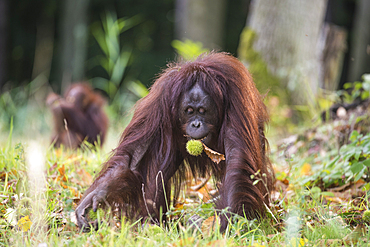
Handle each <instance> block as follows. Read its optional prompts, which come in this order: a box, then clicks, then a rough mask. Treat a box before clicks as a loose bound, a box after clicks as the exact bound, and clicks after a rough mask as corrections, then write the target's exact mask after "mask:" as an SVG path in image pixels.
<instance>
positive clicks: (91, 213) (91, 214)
mask: <svg viewBox="0 0 370 247" xmlns="http://www.w3.org/2000/svg"><path fill="white" fill-rule="evenodd" d="M98 212H99V216H100V217H103V215H104V210H103V209H101V208H98V210H97V211H96V212H94V211H93V210H90V211H89V218H90V220H96V219H97V218H98Z"/></svg>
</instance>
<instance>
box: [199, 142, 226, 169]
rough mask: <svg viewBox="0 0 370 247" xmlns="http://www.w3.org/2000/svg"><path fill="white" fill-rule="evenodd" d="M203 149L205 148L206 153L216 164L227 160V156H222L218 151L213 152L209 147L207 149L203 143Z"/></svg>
mask: <svg viewBox="0 0 370 247" xmlns="http://www.w3.org/2000/svg"><path fill="white" fill-rule="evenodd" d="M203 147H204V152H205V153H206V154H207V155H208V157H209V158H210V159H211V160H212V161H213V162H215V163H216V164H218V163H220V162H221V161H222V160H225V155H223V154H220V153H218V152H216V151H213V150H212V149H210V148H209V147H207V146H206V145H205V144H204V143H203Z"/></svg>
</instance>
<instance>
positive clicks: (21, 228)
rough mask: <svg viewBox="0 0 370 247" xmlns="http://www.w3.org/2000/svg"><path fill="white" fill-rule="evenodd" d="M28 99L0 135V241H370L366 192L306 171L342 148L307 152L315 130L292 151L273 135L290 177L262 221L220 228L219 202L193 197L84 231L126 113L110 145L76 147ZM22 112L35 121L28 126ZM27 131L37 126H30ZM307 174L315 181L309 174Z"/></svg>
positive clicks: (282, 173)
mask: <svg viewBox="0 0 370 247" xmlns="http://www.w3.org/2000/svg"><path fill="white" fill-rule="evenodd" d="M27 107H29V108H28V111H26V110H21V111H20V112H19V113H22V114H23V115H22V117H19V115H17V116H15V117H14V124H13V125H7V126H14V130H12V128H9V127H8V129H7V128H6V127H4V128H3V129H2V136H4V137H5V138H3V139H1V141H0V246H37V245H38V244H41V243H46V244H47V245H48V246H151V247H154V246H177V247H178V246H303V245H304V246H367V242H370V228H369V222H367V221H364V220H362V219H361V215H362V214H363V212H364V211H365V210H368V209H369V205H368V198H367V192H366V191H365V194H366V195H365V196H363V197H360V196H358V195H355V194H353V196H352V197H351V198H350V199H347V200H342V201H341V202H336V201H335V200H334V199H337V197H338V198H339V197H340V196H333V195H332V194H333V193H332V192H329V191H328V189H329V187H325V184H324V185H323V184H322V183H321V184H320V183H319V182H317V179H318V178H317V177H314V176H312V174H311V175H304V173H303V172H302V169H303V167H304V165H305V164H306V165H307V164H309V165H310V167H311V168H312V170H313V171H314V172H316V170H315V169H319V168H317V167H316V166H320V165H324V164H327V163H328V162H330V160H331V159H332V156H335V155H333V154H331V153H330V152H327V153H326V154H323V155H320V154H316V155H314V156H312V155H308V154H307V149H309V148H310V147H311V144H310V143H311V140H310V139H309V138H308V139H305V140H304V142H303V143H304V145H303V146H302V145H300V148H299V149H298V151H297V152H296V153H294V155H291V156H289V157H287V156H286V154H285V153H284V152H282V151H281V150H282V149H281V148H274V146H275V145H274V143H271V144H272V147H273V148H272V154H271V158H272V160H273V162H274V164H275V165H276V166H277V178H278V183H282V182H284V181H285V182H286V181H288V182H287V183H288V184H289V185H287V186H286V187H283V186H277V192H274V198H275V200H274V201H273V204H272V207H271V214H268V216H267V217H266V218H265V219H263V220H261V221H257V220H253V221H250V220H247V219H245V218H244V217H240V216H233V220H232V222H231V224H230V225H229V228H228V229H227V231H226V232H225V233H220V232H219V231H218V227H219V226H218V225H217V221H216V224H215V225H214V226H213V228H212V224H208V225H207V223H208V222H209V220H211V219H212V218H210V216H212V215H214V212H215V208H214V205H213V204H212V203H204V202H202V200H200V199H199V198H196V199H194V198H192V199H193V202H192V203H188V204H187V205H184V206H183V207H179V208H177V209H174V208H172V209H171V211H170V212H169V217H170V219H171V220H170V222H169V223H168V224H167V225H161V226H157V225H151V224H142V223H141V222H132V221H127V220H126V219H117V218H114V217H111V215H112V214H111V213H109V212H106V213H102V212H101V211H98V212H99V213H98V215H97V218H98V221H99V222H102V225H101V226H100V228H99V230H98V231H91V232H89V233H81V232H80V231H79V229H78V228H77V227H76V225H75V223H74V220H73V212H74V209H75V207H76V203H77V202H78V199H79V198H80V197H81V194H83V192H84V191H85V189H86V188H87V187H88V186H89V185H90V183H91V179H92V178H93V177H94V176H95V174H96V173H97V172H99V170H100V167H101V164H102V163H103V162H104V161H105V160H106V159H107V158H108V157H109V152H110V150H111V149H112V148H114V147H115V146H116V144H117V141H118V138H119V135H118V134H117V133H120V132H121V131H122V128H123V127H122V126H119V124H118V123H120V122H127V120H125V119H123V120H122V121H120V120H118V119H116V120H114V121H113V122H114V123H115V124H114V125H113V126H111V128H110V131H109V133H108V141H107V143H106V145H105V146H104V148H103V149H97V150H91V149H89V148H83V149H80V150H77V151H74V152H72V151H69V150H64V149H53V148H50V146H49V145H50V143H49V140H50V133H51V130H50V126H49V127H48V128H47V129H43V130H41V131H40V128H38V127H37V123H40V122H42V121H44V123H43V125H46V126H48V123H51V121H50V115H49V113H48V112H47V110H46V109H43V108H35V107H33V106H32V105H29V106H27ZM35 109H37V110H35ZM26 112H27V115H25V113H26ZM36 112H37V113H36ZM20 119H26V120H25V121H26V122H28V123H32V124H30V125H29V126H26V125H23V126H24V128H22V124H21V123H20V122H19V121H20ZM2 124H3V126H6V124H4V123H2ZM8 124H9V123H8ZM26 128H28V129H31V130H27V129H26ZM32 128H33V129H32ZM27 131H31V132H32V133H31V134H27V133H28V132H27ZM323 132H324V131H323ZM331 140H332V139H331ZM361 140H363V139H361ZM332 143H333V144H332ZM361 143H363V142H359V145H361ZM326 145H327V146H325V147H324V148H323V149H325V150H331V149H333V145H336V144H335V142H333V141H329V142H327V143H326ZM357 148H358V146H357ZM328 153H330V155H332V156H329V154H328ZM361 155H362V156H358V157H357V158H358V160H361V157H367V154H361ZM29 167H32V168H31V169H30V168H29ZM315 167H316V168H315ZM303 177H304V178H306V179H305V180H304V181H309V183H310V186H307V185H308V184H307V183H306V182H302V181H303V180H302V178H303ZM308 177H309V178H312V179H311V180H310V179H307V178H308ZM313 180H314V181H316V182H312V181H313ZM34 184H35V185H34ZM331 186H332V184H331ZM338 186H339V184H338ZM183 195H184V196H183V197H184V198H183V199H185V198H187V197H190V195H189V194H187V193H186V192H184V193H183ZM192 215H198V216H200V217H202V218H203V219H206V220H207V221H206V223H203V225H202V227H201V228H200V229H198V230H197V229H194V227H191V226H190V225H189V224H188V223H187V222H188V219H189V218H190V217H191V216H192Z"/></svg>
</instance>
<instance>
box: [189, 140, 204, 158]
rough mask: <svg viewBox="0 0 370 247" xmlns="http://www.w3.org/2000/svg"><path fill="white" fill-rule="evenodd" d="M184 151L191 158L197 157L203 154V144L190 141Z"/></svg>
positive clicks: (197, 141)
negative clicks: (191, 156)
mask: <svg viewBox="0 0 370 247" xmlns="http://www.w3.org/2000/svg"><path fill="white" fill-rule="evenodd" d="M186 151H188V153H189V154H191V155H193V156H199V155H201V154H202V152H203V144H202V142H201V141H199V140H190V141H188V142H187V143H186Z"/></svg>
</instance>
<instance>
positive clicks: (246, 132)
mask: <svg viewBox="0 0 370 247" xmlns="http://www.w3.org/2000/svg"><path fill="white" fill-rule="evenodd" d="M195 83H198V84H199V85H200V86H201V88H202V89H203V91H204V92H206V93H207V94H208V95H209V96H210V97H211V98H212V99H213V101H214V102H215V104H216V107H217V110H218V115H219V119H220V125H219V128H218V129H216V130H215V131H216V133H218V138H217V141H216V142H214V143H213V144H211V145H210V148H212V149H214V150H215V151H217V152H219V153H223V154H225V155H226V161H222V162H220V163H219V164H215V163H214V162H212V161H211V160H210V159H209V158H208V157H207V156H206V155H205V154H203V155H202V156H201V157H199V156H198V157H194V156H190V155H189V154H188V153H187V152H186V150H185V143H186V141H187V139H186V137H184V133H183V131H182V130H181V126H180V123H179V120H178V117H177V116H178V108H179V104H180V102H179V100H180V99H181V96H182V94H184V93H185V92H187V91H188V90H189V89H191V88H192V86H193V85H194V84H195ZM267 121H268V114H267V111H266V108H265V105H264V103H263V102H262V97H261V96H260V94H259V92H258V90H257V89H256V87H255V84H254V82H253V80H252V76H251V75H250V73H249V72H248V70H247V69H246V68H245V66H244V65H243V64H242V63H241V62H240V61H239V60H237V59H236V58H235V57H233V56H231V55H229V54H226V53H215V52H212V53H209V54H203V55H201V56H199V57H198V58H197V59H196V60H195V61H193V62H179V63H173V64H169V66H168V68H167V69H165V70H164V71H163V73H162V74H161V75H160V76H159V78H158V79H157V80H156V81H155V83H154V84H153V86H152V87H151V90H150V93H149V94H148V95H147V96H146V97H145V98H143V99H141V100H140V101H139V102H138V103H137V104H136V107H135V111H134V115H133V118H132V120H131V122H130V123H129V125H128V126H127V127H126V129H125V130H124V132H123V134H122V137H121V140H120V143H119V145H118V147H117V148H116V149H115V150H114V151H113V153H112V156H111V157H110V159H109V160H108V161H107V162H106V163H105V164H104V166H103V169H102V171H101V172H100V173H99V174H98V176H97V178H96V179H95V181H94V183H93V184H92V186H91V187H90V188H89V189H88V190H87V191H86V193H85V196H86V195H88V194H89V193H90V192H91V191H92V190H94V189H95V188H96V187H97V186H98V185H99V184H101V183H104V182H105V183H108V184H109V186H108V196H107V198H106V199H107V200H106V201H107V203H108V204H110V205H114V206H118V207H119V208H120V209H121V210H123V211H124V212H125V213H126V215H127V216H129V217H130V218H136V217H144V218H146V217H148V216H149V217H151V219H154V221H158V220H160V219H164V218H165V212H166V211H167V209H168V207H169V205H168V204H169V199H170V198H171V188H174V190H173V192H172V193H173V198H174V201H176V199H177V198H178V194H179V191H180V189H181V182H182V181H184V179H185V176H186V171H187V169H188V168H190V169H191V171H192V173H193V175H194V176H205V175H207V174H209V173H212V174H213V175H214V177H215V178H216V179H217V180H218V181H219V182H220V183H221V186H220V188H219V191H220V199H219V200H218V201H217V208H219V209H223V208H226V207H228V209H229V211H230V212H232V213H237V214H240V215H247V216H248V217H250V218H251V217H256V216H263V215H264V213H265V204H266V205H268V204H269V192H270V191H271V190H272V188H273V178H274V175H273V172H272V168H271V164H270V162H269V159H268V157H267V156H266V149H267V145H268V143H267V140H266V138H265V135H264V129H265V124H266V122H267ZM225 143H228V144H227V145H226V147H225ZM140 149H145V150H144V151H145V152H144V155H143V156H142V158H141V159H140V160H139V162H138V163H137V164H135V163H136V162H134V161H135V159H137V157H135V155H136V154H135V152H136V150H140ZM139 158H140V157H139ZM187 166H189V167H188V168H187ZM257 171H260V174H266V176H259V178H260V179H262V180H263V182H262V181H260V182H258V183H257V184H256V185H253V182H254V179H252V178H251V175H253V174H256V173H257ZM162 181H163V182H164V184H162ZM172 185H173V186H172ZM161 207H162V209H160V208H161ZM221 223H222V226H221V227H222V229H225V227H226V226H227V220H226V218H225V217H224V218H221Z"/></svg>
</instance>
